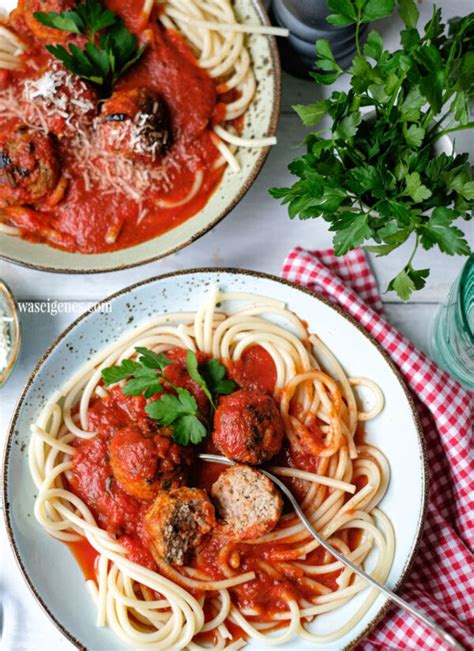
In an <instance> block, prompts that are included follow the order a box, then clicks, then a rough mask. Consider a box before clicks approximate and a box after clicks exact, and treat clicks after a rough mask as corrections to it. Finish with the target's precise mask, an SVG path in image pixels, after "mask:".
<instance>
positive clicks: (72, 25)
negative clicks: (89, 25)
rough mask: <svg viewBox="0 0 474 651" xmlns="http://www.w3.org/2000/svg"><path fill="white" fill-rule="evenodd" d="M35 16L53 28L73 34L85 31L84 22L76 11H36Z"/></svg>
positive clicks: (40, 21) (43, 23)
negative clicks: (59, 12)
mask: <svg viewBox="0 0 474 651" xmlns="http://www.w3.org/2000/svg"><path fill="white" fill-rule="evenodd" d="M33 18H34V19H35V20H37V21H38V22H39V23H41V24H42V25H45V26H46V27H50V28H51V29H59V30H61V31H63V32H70V33H71V34H83V33H84V29H85V25H84V22H83V20H82V18H81V17H80V15H79V14H78V13H76V12H75V11H63V12H62V13H61V14H58V13H57V12H56V11H51V12H50V13H45V12H44V11H35V12H34V13H33Z"/></svg>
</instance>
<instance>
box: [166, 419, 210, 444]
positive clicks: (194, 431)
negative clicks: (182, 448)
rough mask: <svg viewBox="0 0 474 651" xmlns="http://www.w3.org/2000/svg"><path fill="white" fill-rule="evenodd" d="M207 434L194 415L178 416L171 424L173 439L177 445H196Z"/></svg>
mask: <svg viewBox="0 0 474 651" xmlns="http://www.w3.org/2000/svg"><path fill="white" fill-rule="evenodd" d="M206 436H207V430H206V428H205V427H204V425H203V424H202V422H201V421H200V420H199V418H197V417H196V416H191V415H189V416H180V417H179V418H177V419H176V420H175V422H174V424H173V440H174V441H175V442H176V443H178V444H179V445H189V443H192V444H193V445H198V444H199V443H201V441H203V440H204V439H205V438H206Z"/></svg>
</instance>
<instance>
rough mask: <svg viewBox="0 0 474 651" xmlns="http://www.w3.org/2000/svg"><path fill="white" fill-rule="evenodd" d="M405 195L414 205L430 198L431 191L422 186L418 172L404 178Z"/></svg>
mask: <svg viewBox="0 0 474 651" xmlns="http://www.w3.org/2000/svg"><path fill="white" fill-rule="evenodd" d="M405 180H406V194H408V195H409V196H410V197H411V198H412V199H413V201H414V202H415V203H421V202H422V201H424V200H425V199H429V198H430V197H431V190H429V189H428V188H427V187H426V185H423V183H422V182H421V179H420V175H419V174H418V172H412V173H411V174H408V175H407V176H406V179H405Z"/></svg>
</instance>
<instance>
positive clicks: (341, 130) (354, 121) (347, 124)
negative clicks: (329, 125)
mask: <svg viewBox="0 0 474 651" xmlns="http://www.w3.org/2000/svg"><path fill="white" fill-rule="evenodd" d="M361 120H362V116H361V113H360V111H356V112H355V113H351V114H350V115H346V117H344V118H342V120H341V121H340V122H339V124H338V125H337V127H336V135H337V136H338V137H339V138H343V139H344V140H349V139H350V138H352V137H353V136H355V134H356V133H357V127H358V126H359V124H360V123H361Z"/></svg>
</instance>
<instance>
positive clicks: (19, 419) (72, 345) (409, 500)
mask: <svg viewBox="0 0 474 651" xmlns="http://www.w3.org/2000/svg"><path fill="white" fill-rule="evenodd" d="M211 285H216V286H218V287H219V288H222V289H223V290H224V291H242V292H250V293H254V294H260V295H263V296H271V297H277V298H278V299H281V300H283V301H285V302H286V303H287V304H288V306H289V308H290V309H291V310H293V311H294V312H296V313H297V314H298V316H299V317H300V318H302V319H304V320H305V321H307V322H308V324H309V327H310V330H311V331H312V332H315V333H316V334H318V335H319V336H320V337H321V338H322V339H323V341H324V342H325V343H326V344H327V345H328V346H329V347H330V349H331V350H332V351H333V352H334V353H335V354H336V356H337V357H338V359H339V361H340V362H341V363H342V365H343V366H344V368H345V370H346V372H347V373H348V374H349V375H356V376H360V375H363V376H367V377H369V378H371V379H373V380H375V382H377V383H378V384H379V385H380V387H381V389H382V391H383V392H384V394H385V398H386V406H385V409H384V410H383V412H382V414H380V415H379V416H378V417H377V418H376V419H374V420H373V421H370V422H369V423H368V426H367V434H368V439H369V441H370V442H373V443H374V444H375V445H377V446H378V447H380V448H381V450H382V451H383V452H384V454H385V455H386V457H387V458H388V460H389V463H390V466H391V472H392V477H391V481H390V485H389V489H388V492H387V494H386V495H385V497H384V499H383V501H382V503H381V508H382V509H383V510H384V511H385V513H386V514H387V515H388V517H389V518H390V519H391V521H392V523H393V526H394V529H395V535H396V552H395V558H394V562H393V567H392V570H391V572H390V575H389V578H388V582H387V583H388V585H389V587H391V588H392V589H393V588H396V587H397V586H398V585H399V583H400V581H401V579H402V578H403V576H404V574H405V573H406V571H407V568H408V566H409V565H410V562H411V559H412V557H413V554H414V552H415V549H416V545H417V542H418V539H419V536H420V532H421V527H422V523H423V518H424V510H425V499H426V490H427V484H426V481H427V480H426V471H425V460H424V451H423V444H422V436H421V431H420V429H419V424H418V422H417V418H416V415H415V411H414V407H413V403H412V401H411V399H410V397H409V394H408V393H407V390H406V387H405V385H404V383H403V381H402V380H401V378H400V376H399V374H398V372H397V371H396V370H395V368H394V366H393V365H392V363H391V362H390V361H389V359H388V357H387V356H386V354H385V353H383V351H382V350H381V349H380V348H379V346H378V345H377V344H375V343H374V342H373V341H372V340H371V339H370V338H369V337H368V335H367V334H366V333H365V332H364V331H363V330H362V329H361V328H360V327H359V326H358V325H357V324H356V323H355V322H354V321H353V320H352V319H350V318H349V317H348V316H347V315H345V314H344V313H343V312H342V311H340V310H339V309H338V308H336V307H334V306H333V305H332V304H330V303H328V302H326V301H324V300H323V299H321V298H319V297H317V296H316V295H315V294H313V293H312V292H309V291H308V290H305V289H302V288H299V287H297V286H296V285H292V284H291V283H287V282H284V281H282V280H280V279H278V278H276V277H272V276H267V275H263V274H257V273H254V272H247V271H239V270H224V269H223V270H221V269H210V270H195V271H186V272H183V273H175V274H169V275H166V276H160V277H158V278H154V279H151V280H149V281H146V282H143V283H139V284H137V285H134V286H133V287H130V288H127V289H124V290H122V291H121V292H119V293H117V294H114V295H113V296H112V297H110V298H109V299H107V300H106V302H107V303H110V306H111V311H110V313H103V312H102V313H100V312H93V313H90V314H87V315H85V316H82V317H80V318H79V319H77V320H76V321H75V322H74V323H73V324H72V325H71V326H70V327H69V328H68V329H67V330H66V331H65V332H64V333H63V334H62V335H61V336H60V337H59V339H58V340H57V341H56V342H55V343H54V344H53V346H52V347H51V348H50V350H49V351H48V352H47V353H46V355H45V356H44V357H43V359H41V360H40V362H39V363H38V365H37V367H36V369H35V370H34V372H33V374H32V376H31V378H30V379H29V381H28V383H27V385H26V388H25V389H24V392H23V395H22V396H21V398H20V401H19V404H18V406H17V408H16V411H15V414H14V418H13V421H12V424H11V429H10V434H9V438H8V443H7V448H6V456H5V474H4V477H5V486H4V490H5V505H6V508H5V514H6V524H7V529H8V533H9V536H10V540H11V543H12V545H13V548H14V552H15V555H16V557H17V560H18V562H19V565H20V568H21V570H22V572H23V574H24V576H25V578H26V580H27V582H28V584H29V586H30V588H31V589H32V590H33V592H34V594H35V595H36V597H37V599H38V600H39V602H40V603H41V605H42V606H43V608H44V609H45V610H46V612H47V613H48V614H49V616H50V617H51V618H52V619H53V620H54V622H55V623H56V624H57V626H58V627H59V628H60V630H61V631H62V632H63V633H64V635H66V636H67V637H68V638H69V639H70V640H71V641H72V642H73V643H75V644H76V645H77V646H78V648H84V647H85V648H86V649H89V650H90V651H104V649H114V651H125V648H126V647H124V646H123V644H122V642H121V641H120V640H119V639H118V638H116V637H115V635H114V634H113V633H112V632H111V631H110V630H109V629H107V628H102V629H99V628H96V626H95V617H96V615H95V608H94V606H93V604H92V601H91V599H90V596H89V594H88V593H87V591H86V587H85V582H84V577H83V575H82V573H81V570H80V568H79V566H78V565H77V563H76V561H75V559H74V558H73V556H72V555H71V553H70V552H69V550H68V548H67V547H66V546H65V545H63V544H62V543H60V542H58V541H56V540H54V539H53V538H50V537H49V536H48V535H47V534H46V533H45V532H44V530H43V529H42V528H41V527H40V526H39V525H38V523H37V522H36V520H35V518H34V516H33V502H34V493H35V489H34V485H33V482H32V480H31V477H30V475H29V470H28V463H27V456H26V455H27V453H26V444H27V443H28V440H29V432H30V424H31V423H32V421H34V420H36V418H37V417H38V415H39V413H40V411H41V409H42V407H43V405H44V404H45V402H46V399H47V397H48V396H50V395H51V394H52V393H53V392H54V391H55V390H57V389H59V388H60V387H62V385H63V384H64V383H65V382H66V381H67V380H68V379H69V378H70V377H71V375H72V374H74V373H75V372H76V371H77V370H78V369H79V368H80V367H81V366H82V365H83V364H84V363H85V361H86V360H89V359H91V357H93V356H94V355H95V354H96V353H97V352H98V351H100V350H101V349H102V348H103V347H104V346H106V345H107V344H109V343H110V342H111V341H113V340H115V339H116V338H118V337H119V336H120V335H121V334H122V333H124V332H125V331H129V330H130V328H132V327H136V326H138V325H140V324H141V323H143V322H146V321H147V320H148V319H149V318H150V317H151V316H152V315H156V314H159V313H163V312H166V311H170V312H180V311H190V310H195V309H197V307H198V305H199V304H200V303H201V302H202V300H203V299H204V297H205V296H206V294H207V292H208V291H209V287H210V286H211ZM229 308H230V309H231V308H232V305H229ZM132 316H133V325H130V318H131V317H132ZM53 568H54V569H53ZM70 596H73V598H72V599H71V598H68V597H70ZM364 596H365V592H362V593H360V594H358V595H357V596H356V597H354V599H352V601H351V602H349V603H348V604H346V605H344V606H343V607H341V608H340V609H338V610H335V611H333V612H331V613H328V614H325V615H321V616H319V617H318V618H317V621H316V622H315V626H314V630H316V631H318V632H323V631H326V632H328V631H330V630H333V629H335V628H336V627H337V624H338V623H341V622H343V621H345V620H346V619H348V618H349V615H350V614H351V613H353V612H354V611H355V610H356V609H357V607H358V606H359V605H360V603H361V601H362V600H363V598H364ZM386 603H387V602H386V599H385V598H384V597H379V598H378V599H377V600H376V601H375V603H374V604H373V606H372V608H371V609H370V610H369V611H368V612H367V614H366V615H365V616H364V618H363V619H362V620H361V621H360V622H359V624H357V626H355V627H354V628H353V629H352V631H351V632H350V633H348V634H347V635H345V636H344V637H342V638H340V639H339V640H338V641H337V642H334V643H332V644H330V645H327V644H326V645H324V649H325V651H329V650H336V649H344V648H347V647H350V646H352V645H354V644H355V643H356V641H358V640H359V639H360V638H361V637H362V636H363V635H365V634H366V633H367V632H368V630H369V629H370V627H371V626H373V625H374V623H375V622H376V621H377V619H378V618H379V617H380V616H381V615H382V614H383V612H384V611H385V608H386ZM38 635H40V634H39V633H38ZM39 641H40V640H39V638H38V643H39ZM282 648H284V649H285V650H287V651H289V650H290V649H291V651H303V650H304V649H310V648H318V647H315V646H310V645H309V644H307V643H304V642H302V641H300V640H294V641H293V642H291V644H288V645H286V646H284V647H282ZM320 648H322V647H320ZM249 649H251V650H252V651H256V650H257V649H262V646H261V644H260V643H258V642H253V643H251V644H250V645H249Z"/></svg>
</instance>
